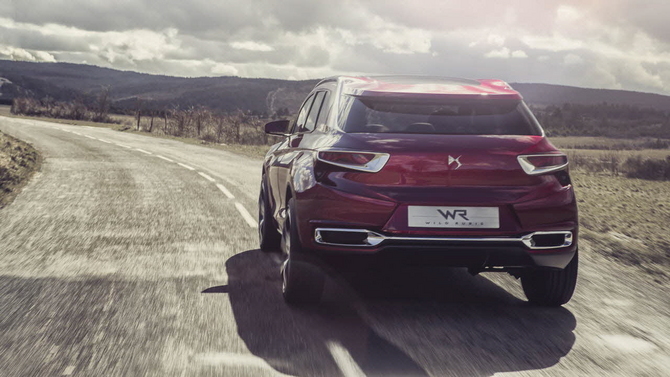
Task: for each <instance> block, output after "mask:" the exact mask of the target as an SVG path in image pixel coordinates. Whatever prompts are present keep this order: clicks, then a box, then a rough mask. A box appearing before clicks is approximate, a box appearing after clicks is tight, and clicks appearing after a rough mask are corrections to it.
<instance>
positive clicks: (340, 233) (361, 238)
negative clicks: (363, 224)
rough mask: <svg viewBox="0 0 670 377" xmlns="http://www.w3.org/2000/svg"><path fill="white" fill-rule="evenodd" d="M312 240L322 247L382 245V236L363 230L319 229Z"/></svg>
mask: <svg viewBox="0 0 670 377" xmlns="http://www.w3.org/2000/svg"><path fill="white" fill-rule="evenodd" d="M314 239H315V240H316V242H317V243H320V244H324V245H332V246H349V247H356V246H358V247H371V246H377V245H379V244H380V243H382V241H384V236H382V235H381V234H378V233H375V232H372V231H369V230H365V229H337V228H319V229H317V230H316V232H315V234H314Z"/></svg>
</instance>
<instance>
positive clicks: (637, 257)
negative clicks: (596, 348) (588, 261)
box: [572, 169, 670, 275]
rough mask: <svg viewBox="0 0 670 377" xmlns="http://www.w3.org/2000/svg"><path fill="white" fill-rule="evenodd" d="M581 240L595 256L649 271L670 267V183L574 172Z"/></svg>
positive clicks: (659, 272) (581, 171)
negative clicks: (591, 244) (590, 246)
mask: <svg viewBox="0 0 670 377" xmlns="http://www.w3.org/2000/svg"><path fill="white" fill-rule="evenodd" d="M572 178H573V182H574V185H575V190H576V193H577V199H578V205H579V217H580V224H581V229H582V232H581V236H582V238H584V239H587V240H589V241H591V242H592V243H593V245H594V246H595V251H597V252H598V253H601V254H604V255H606V256H609V257H612V258H615V259H617V260H619V261H621V262H623V263H626V264H631V265H637V266H640V267H642V268H643V269H644V270H646V271H647V272H653V273H657V274H659V275H665V274H666V273H665V270H666V269H667V268H669V267H670V232H669V231H668V230H667V225H668V224H670V182H662V181H647V180H642V179H630V178H624V177H621V176H612V175H609V174H606V173H596V174H594V173H591V172H585V171H583V170H580V169H573V170H572Z"/></svg>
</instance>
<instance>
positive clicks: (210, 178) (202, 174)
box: [198, 171, 216, 182]
mask: <svg viewBox="0 0 670 377" xmlns="http://www.w3.org/2000/svg"><path fill="white" fill-rule="evenodd" d="M198 174H200V176H201V177H203V178H205V179H206V180H208V181H210V182H216V180H215V179H214V178H212V177H210V176H208V175H207V174H205V173H203V172H201V171H199V172H198Z"/></svg>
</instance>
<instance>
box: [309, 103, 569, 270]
mask: <svg viewBox="0 0 670 377" xmlns="http://www.w3.org/2000/svg"><path fill="white" fill-rule="evenodd" d="M505 94H506V95H504V96H497V97H496V96H495V95H481V94H479V95H471V94H470V95H465V94H461V95H443V94H440V93H437V94H436V93H421V94H420V95H417V94H416V93H409V94H406V95H403V94H402V93H401V94H399V93H397V92H391V93H388V92H373V93H369V92H368V93H365V92H363V93H359V94H355V95H354V94H343V95H342V99H341V103H340V106H341V107H342V108H344V109H346V112H344V113H343V116H341V117H340V118H338V119H337V126H338V127H339V129H340V130H341V131H342V134H341V135H339V139H338V141H337V142H336V143H333V144H332V145H329V146H328V147H326V148H322V149H320V150H319V151H318V154H317V162H316V166H315V175H316V177H317V181H318V184H317V185H316V187H315V189H314V190H313V191H312V192H310V193H309V194H308V195H306V196H308V197H318V198H319V200H313V199H311V200H310V199H308V200H307V201H305V200H303V201H302V202H303V204H302V205H301V207H300V208H299V213H301V214H302V213H304V214H305V215H304V216H305V217H309V221H308V223H309V225H307V226H305V227H304V228H306V229H304V231H303V233H302V234H303V237H304V238H303V239H308V240H309V243H310V246H311V247H312V248H313V249H315V250H318V251H322V252H324V254H326V255H329V256H331V257H335V258H337V257H338V256H344V255H351V254H356V255H370V256H375V257H379V258H384V257H390V256H391V255H393V256H394V259H400V260H402V261H403V263H404V262H407V263H413V262H417V261H418V260H419V259H420V258H421V257H426V256H428V257H429V258H428V260H429V261H430V263H433V262H434V261H435V260H439V261H440V262H441V263H442V264H446V265H454V266H464V267H470V268H473V269H481V270H484V269H486V268H492V267H504V268H513V267H523V266H534V265H539V266H548V267H556V268H563V267H565V265H566V264H567V263H568V262H569V261H570V259H571V257H572V255H573V254H574V252H575V248H576V238H577V208H576V204H575V198H574V193H573V190H572V186H571V183H570V179H569V174H568V172H567V158H566V157H565V155H564V154H562V153H561V152H560V151H558V150H557V149H556V148H555V147H554V146H553V145H552V144H551V143H550V142H549V141H548V140H547V139H546V137H545V136H544V134H543V131H542V129H541V128H540V126H539V124H538V123H537V121H536V120H535V118H534V117H533V116H532V114H531V112H530V111H529V110H528V108H527V107H526V105H525V104H524V103H523V101H522V100H521V98H520V97H519V96H518V94H517V95H516V96H515V95H514V94H513V93H510V92H509V91H508V92H507V93H505ZM373 159H375V161H376V162H377V164H378V163H379V162H380V161H382V160H383V165H382V166H379V169H372V170H371V169H366V168H365V167H366V166H367V165H369V160H373ZM536 165H537V166H536ZM420 251H423V253H422V252H420ZM420 254H421V255H420Z"/></svg>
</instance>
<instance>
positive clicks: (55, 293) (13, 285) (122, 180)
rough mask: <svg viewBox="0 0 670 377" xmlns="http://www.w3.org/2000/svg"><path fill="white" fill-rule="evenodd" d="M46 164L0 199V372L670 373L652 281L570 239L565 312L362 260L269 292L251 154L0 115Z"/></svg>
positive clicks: (669, 300) (667, 337) (659, 295)
mask: <svg viewBox="0 0 670 377" xmlns="http://www.w3.org/2000/svg"><path fill="white" fill-rule="evenodd" d="M0 131H2V132H5V133H8V134H10V135H12V136H14V137H17V138H19V139H22V140H24V141H27V142H29V143H31V144H32V145H34V146H35V147H36V148H37V149H38V150H39V151H40V152H41V153H42V154H43V155H44V157H45V161H44V164H43V166H42V169H41V171H40V172H39V173H38V174H36V176H35V177H34V178H33V180H32V181H31V182H30V183H29V184H28V185H27V186H26V188H25V189H24V190H23V192H22V193H21V194H20V195H19V196H17V198H16V200H15V201H14V203H12V204H11V205H9V206H8V207H6V208H5V209H3V210H0V376H60V375H72V376H277V375H299V376H347V377H348V376H360V375H370V376H374V375H384V376H386V375H403V376H415V375H416V376H452V375H453V376H491V375H494V374H495V375H496V376H499V375H530V376H535V375H551V376H554V375H556V376H576V375H581V376H583V375H592V376H602V375H621V376H632V375H646V376H656V375H658V376H662V375H670V331H669V330H668V328H669V325H670V294H668V293H667V290H666V289H665V286H664V284H665V283H664V282H665V281H664V280H658V281H656V280H654V277H653V276H646V275H643V274H641V273H640V270H639V269H636V268H634V267H626V266H621V265H619V264H617V263H615V262H612V261H609V260H607V259H605V258H603V257H601V256H599V255H597V254H596V253H593V252H592V251H591V250H590V245H589V244H588V243H583V244H582V250H581V255H580V258H581V263H582V269H581V275H580V281H579V284H578V289H577V292H576V295H575V297H574V298H573V301H571V302H570V303H569V304H568V305H566V306H565V307H564V308H558V309H543V308H535V307H531V306H529V305H527V303H526V302H525V300H523V299H522V297H523V295H522V292H521V290H520V288H519V285H518V282H517V281H515V280H514V279H513V278H511V277H509V276H507V275H486V276H485V277H482V276H477V277H471V276H469V275H467V274H466V273H465V272H464V271H462V270H458V269H457V270H449V269H445V270H437V269H435V270H416V269H413V268H409V267H408V268H405V269H403V270H399V271H374V272H368V273H366V278H365V279H363V278H362V277H360V276H359V277H355V276H354V277H349V279H348V280H347V281H348V282H347V283H345V282H343V281H341V280H337V281H333V280H330V281H329V282H328V283H327V286H326V302H325V303H323V304H322V305H320V306H318V307H313V308H302V309H294V308H289V307H287V306H286V305H284V303H283V302H282V300H281V295H280V281H279V276H278V266H279V258H278V257H277V256H276V255H272V254H264V253H262V252H261V251H259V250H257V247H258V245H257V236H256V229H255V228H254V227H253V226H254V222H253V218H254V217H255V211H256V210H255V208H256V203H255V202H256V196H257V194H258V185H259V177H260V161H258V160H253V159H249V158H245V157H241V156H237V155H234V154H231V153H226V152H224V151H220V150H214V149H210V148H205V147H200V146H195V145H189V144H184V143H181V142H178V141H174V140H166V139H158V138H152V137H147V136H141V135H135V134H126V133H122V132H116V131H112V130H110V129H106V128H92V127H81V126H70V125H63V124H53V123H48V122H40V121H33V120H23V119H13V118H5V117H0Z"/></svg>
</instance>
